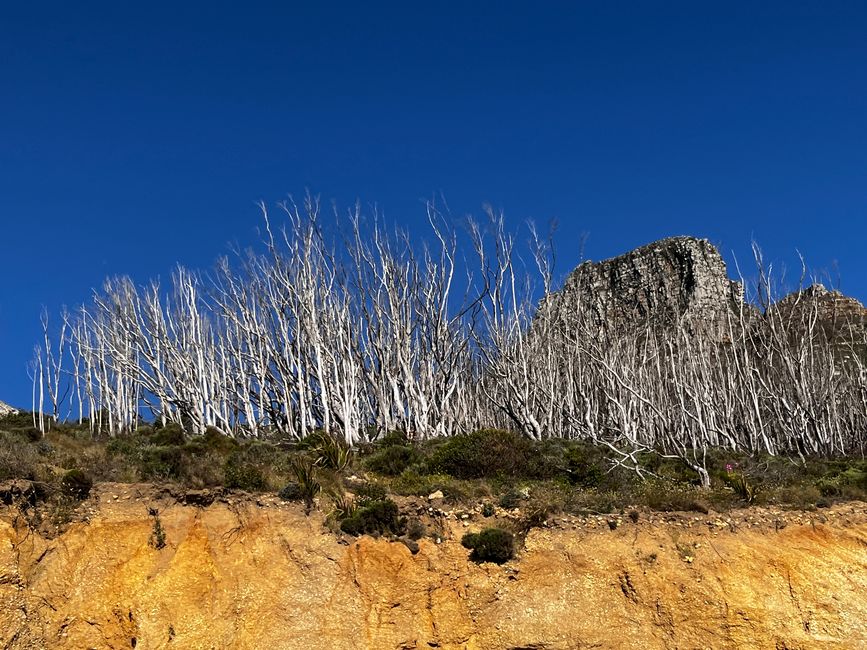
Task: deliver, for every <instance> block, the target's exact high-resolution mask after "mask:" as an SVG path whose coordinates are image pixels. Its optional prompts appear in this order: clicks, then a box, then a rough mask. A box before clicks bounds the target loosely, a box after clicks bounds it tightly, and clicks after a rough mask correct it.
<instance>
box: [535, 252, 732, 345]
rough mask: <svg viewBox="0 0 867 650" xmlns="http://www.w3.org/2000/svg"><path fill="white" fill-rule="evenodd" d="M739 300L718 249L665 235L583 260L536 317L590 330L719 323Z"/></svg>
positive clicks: (548, 299) (545, 302)
mask: <svg viewBox="0 0 867 650" xmlns="http://www.w3.org/2000/svg"><path fill="white" fill-rule="evenodd" d="M742 302H743V288H742V286H741V285H740V284H739V283H737V282H734V281H732V280H730V279H729V277H728V273H727V270H726V265H725V262H724V261H723V259H722V256H721V255H720V254H719V251H717V249H716V248H715V247H714V246H713V244H711V243H710V242H709V241H708V240H706V239H696V238H694V237H671V238H669V239H663V240H660V241H657V242H654V243H652V244H648V245H646V246H642V247H640V248H636V249H635V250H633V251H630V252H628V253H626V254H624V255H621V256H619V257H615V258H612V259H609V260H604V261H602V262H595V263H594V262H590V261H587V262H584V263H582V264H581V265H580V266H578V268H576V269H575V270H574V271H573V272H572V273H571V274H570V275H569V276H568V277H567V279H566V281H565V283H564V285H563V288H562V289H561V290H560V291H558V292H556V293H553V294H552V295H550V296H549V297H548V298H547V299H546V300H545V301H544V303H543V304H542V306H541V307H540V313H541V314H544V315H547V316H548V317H551V318H553V319H555V320H557V321H558V322H562V323H567V324H574V323H575V322H576V321H577V319H581V318H585V319H588V320H589V324H590V325H591V326H594V327H599V328H604V327H610V326H612V325H613V326H624V325H630V324H642V323H644V322H646V321H647V320H654V321H663V322H671V321H672V320H673V319H675V318H677V317H679V316H686V317H688V318H690V319H691V320H693V321H694V322H706V323H715V322H720V321H722V320H724V318H725V316H726V313H727V311H728V310H730V309H736V308H738V307H739V306H740V305H741V304H742Z"/></svg>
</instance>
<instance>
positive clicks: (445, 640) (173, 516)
mask: <svg viewBox="0 0 867 650" xmlns="http://www.w3.org/2000/svg"><path fill="white" fill-rule="evenodd" d="M148 508H156V509H158V510H159V516H160V519H161V524H162V526H163V527H164V530H165V533H166V546H165V547H164V548H162V549H160V550H157V549H156V548H154V547H153V546H152V545H149V544H148V540H149V538H150V537H151V536H152V534H153V517H152V516H149V515H148ZM0 513H2V514H0V647H3V648H8V649H10V650H19V649H20V650H23V649H28V650H30V649H34V648H75V649H76V650H77V649H81V648H168V649H171V648H219V649H224V648H250V649H253V648H256V649H258V648H270V649H272V650H278V649H283V648H286V649H290V648H299V649H305V650H307V649H311V648H329V649H330V648H337V649H339V648H347V649H350V648H351V649H359V648H371V649H375V650H385V649H390V648H403V649H408V648H443V649H445V648H547V649H555V648H648V649H655V648H660V649H661V648H715V649H720V648H790V649H791V648H800V649H804V650H806V649H809V648H857V647H865V645H867V599H865V598H864V594H865V593H867V504H864V503H853V504H849V505H843V506H837V507H836V508H834V509H832V510H826V511H823V512H822V513H803V514H797V513H788V514H786V513H777V514H775V515H774V517H779V518H780V519H776V518H773V521H774V522H775V523H774V525H772V526H771V525H767V523H762V522H767V521H770V520H771V519H770V518H768V517H765V518H761V517H758V516H754V514H755V511H751V512H746V513H740V514H738V515H730V516H726V517H721V516H718V515H714V514H713V513H711V514H710V515H701V514H695V515H664V516H663V515H653V520H652V521H651V520H650V515H647V516H645V517H642V519H641V520H640V521H639V522H638V523H637V524H633V523H632V522H630V521H628V520H626V521H624V522H622V523H621V525H620V526H619V527H618V528H616V529H615V530H611V529H609V527H608V526H607V525H605V522H604V521H599V522H595V520H594V519H593V518H592V517H591V518H589V519H586V518H585V519H584V520H583V522H579V521H577V519H576V518H575V517H568V518H565V519H558V521H557V522H556V524H555V526H554V527H551V528H546V529H537V530H534V531H532V532H531V533H530V535H529V537H528V539H527V542H526V547H525V549H524V550H523V551H522V552H521V553H520V556H519V558H518V559H516V560H514V561H512V562H509V563H507V564H506V565H503V566H496V565H491V564H483V565H475V564H473V563H471V562H468V560H467V551H466V550H465V549H464V548H462V547H461V546H460V544H459V543H458V542H457V541H455V540H454V539H448V538H447V539H445V541H443V543H441V544H437V543H436V542H435V540H422V541H421V543H420V550H419V552H418V553H417V554H416V555H412V554H411V553H410V551H409V549H408V548H407V547H406V546H404V545H402V544H400V543H392V542H388V541H385V540H374V539H370V538H367V537H364V538H361V539H358V540H341V539H339V538H337V537H335V536H334V535H333V534H331V533H328V532H325V531H324V530H323V527H322V518H321V515H318V514H314V515H313V516H311V517H310V518H307V517H305V516H304V515H303V512H302V511H301V510H300V509H299V508H298V507H297V506H290V505H285V504H283V503H281V502H278V501H276V500H275V499H273V498H272V497H264V496H263V497H260V498H259V500H258V502H257V501H256V500H255V499H253V498H252V497H250V498H242V497H230V498H229V499H227V500H225V501H224V502H215V503H213V504H211V505H209V506H207V507H193V506H189V505H181V504H179V503H177V502H175V501H174V500H172V499H169V498H167V497H165V496H164V495H163V496H161V495H160V494H158V493H154V491H153V490H152V489H151V488H148V487H147V486H130V485H110V484H107V485H102V486H99V487H98V489H96V490H95V496H94V497H91V499H90V500H89V501H88V502H85V503H84V504H83V505H82V506H80V507H79V510H78V516H79V517H80V518H81V519H82V520H81V521H78V522H77V523H73V524H72V525H71V526H70V527H69V528H68V529H67V530H66V531H65V532H64V533H63V534H62V535H60V536H58V537H56V538H54V539H47V538H43V537H41V536H40V535H38V534H35V533H34V532H32V531H31V530H30V529H29V528H28V527H27V526H26V525H24V522H23V517H22V515H21V513H20V512H19V511H17V510H13V509H12V508H6V509H5V510H2V511H0ZM781 520H782V522H781ZM596 523H598V524H599V525H598V526H597V525H596ZM450 525H452V526H454V528H455V531H454V532H455V534H456V535H457V534H459V533H460V532H461V531H463V530H465V528H464V527H463V526H462V523H461V522H460V521H455V522H452V523H451V524H450ZM477 525H479V523H478V522H476V521H473V522H472V523H471V524H470V526H471V527H472V526H477ZM471 529H472V528H471ZM446 537H448V536H446Z"/></svg>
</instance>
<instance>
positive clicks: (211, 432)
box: [202, 427, 238, 453]
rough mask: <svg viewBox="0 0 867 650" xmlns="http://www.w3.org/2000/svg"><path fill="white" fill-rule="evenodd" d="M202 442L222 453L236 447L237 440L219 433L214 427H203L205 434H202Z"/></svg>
mask: <svg viewBox="0 0 867 650" xmlns="http://www.w3.org/2000/svg"><path fill="white" fill-rule="evenodd" d="M202 442H203V443H204V444H205V445H206V446H207V447H208V448H210V449H213V450H214V451H219V452H223V453H229V452H231V451H232V450H234V449H236V448H237V447H238V441H237V440H235V439H234V438H230V437H229V436H227V435H225V434H223V433H221V432H220V431H219V430H218V429H215V428H214V427H208V428H207V429H205V435H204V436H202Z"/></svg>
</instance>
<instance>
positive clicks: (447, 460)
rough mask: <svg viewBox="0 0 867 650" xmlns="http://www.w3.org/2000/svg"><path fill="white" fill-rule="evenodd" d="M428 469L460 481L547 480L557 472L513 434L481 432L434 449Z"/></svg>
mask: <svg viewBox="0 0 867 650" xmlns="http://www.w3.org/2000/svg"><path fill="white" fill-rule="evenodd" d="M430 466H431V469H433V470H434V471H436V472H441V473H444V474H448V475H450V476H454V477H456V478H461V479H473V478H491V477H495V476H498V475H499V476H504V477H524V478H548V477H549V476H551V475H552V474H554V473H556V469H555V468H553V467H551V466H549V464H548V463H547V462H546V460H545V458H544V457H543V456H542V454H541V453H540V451H539V449H538V448H537V447H535V446H534V445H533V443H532V442H531V441H530V440H529V439H527V438H525V437H523V436H521V435H519V434H517V433H515V432H513V431H500V430H497V429H482V430H481V431H475V432H473V433H470V434H468V435H459V436H454V437H453V438H450V439H449V440H447V441H446V442H445V443H443V444H442V445H440V446H439V447H437V449H436V450H435V451H434V453H433V456H432V458H431V461H430Z"/></svg>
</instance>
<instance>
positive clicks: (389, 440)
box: [376, 431, 409, 447]
mask: <svg viewBox="0 0 867 650" xmlns="http://www.w3.org/2000/svg"><path fill="white" fill-rule="evenodd" d="M408 442H409V438H408V437H407V435H406V432H405V431H389V432H388V433H386V434H385V435H384V436H382V437H381V438H379V439H378V440H376V444H377V446H378V447H393V446H398V447H405V446H406V445H407V443H408Z"/></svg>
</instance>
